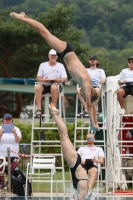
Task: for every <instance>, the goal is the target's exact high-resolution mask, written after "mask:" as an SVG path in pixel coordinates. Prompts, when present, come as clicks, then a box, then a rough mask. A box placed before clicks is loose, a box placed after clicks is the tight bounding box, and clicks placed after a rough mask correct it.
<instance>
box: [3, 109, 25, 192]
mask: <svg viewBox="0 0 133 200" xmlns="http://www.w3.org/2000/svg"><path fill="white" fill-rule="evenodd" d="M2 123H3V125H2V126H0V156H5V157H6V161H7V157H8V155H7V148H8V147H9V148H10V150H13V151H15V152H19V145H18V144H19V143H20V141H21V132H20V130H19V128H18V127H16V126H14V125H13V117H12V115H11V114H9V113H7V114H5V115H4V116H3V120H2ZM6 125H7V126H6ZM8 125H10V126H8ZM10 157H11V171H13V170H17V169H18V162H19V156H18V154H15V153H13V152H12V151H11V152H10ZM0 162H1V160H0ZM7 171H8V170H7V167H6V173H7ZM0 185H1V188H3V187H4V177H3V176H0Z"/></svg>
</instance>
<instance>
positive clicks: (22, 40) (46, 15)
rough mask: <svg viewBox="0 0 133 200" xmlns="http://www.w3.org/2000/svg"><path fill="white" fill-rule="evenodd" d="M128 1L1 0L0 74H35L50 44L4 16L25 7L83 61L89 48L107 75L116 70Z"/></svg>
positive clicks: (123, 50)
mask: <svg viewBox="0 0 133 200" xmlns="http://www.w3.org/2000/svg"><path fill="white" fill-rule="evenodd" d="M70 5H71V6H70ZM132 6H133V1H132V0H128V1H127V0H95V1H94V0H89V1H88V0H82V1H81V0H76V3H75V0H45V1H44V0H38V1H33V0H17V1H15V0H12V1H10V0H1V1H0V9H1V12H0V21H1V23H0V41H1V43H0V67H1V69H2V70H1V71H0V77H16V78H17V77H24V78H26V77H32V78H35V77H36V74H37V70H38V67H39V64H40V63H41V62H43V61H46V60H47V54H48V51H49V49H50V48H49V46H48V45H47V44H46V42H45V41H44V40H43V39H42V38H41V37H40V36H39V34H38V33H37V32H36V31H35V30H33V29H32V28H30V27H29V26H27V25H26V24H23V23H20V22H18V21H15V20H12V19H10V18H9V16H8V14H9V13H10V12H11V11H15V12H21V11H25V12H26V13H27V14H28V15H29V16H32V17H33V18H34V19H36V20H38V21H40V22H41V23H43V24H45V26H46V27H47V28H48V29H49V30H50V31H51V33H53V34H54V35H56V36H57V37H59V38H60V39H62V40H66V41H68V42H70V43H71V44H72V45H73V46H74V49H75V52H76V54H77V55H78V57H79V58H80V60H81V61H82V63H83V64H84V65H85V66H86V67H88V65H87V62H88V57H89V55H91V54H95V55H97V56H98V59H99V62H100V67H101V68H103V69H104V70H105V72H106V75H107V76H111V75H116V74H118V73H119V72H120V70H121V69H122V68H124V67H126V66H127V64H126V60H127V58H128V57H129V56H131V55H132V45H133V42H132V40H133V35H132V32H133V17H132ZM5 8H7V10H3V9H5ZM58 60H59V62H62V60H61V59H58ZM68 76H69V74H68ZM69 78H70V76H69ZM15 95H16V94H15ZM18 95H19V102H21V95H20V94H18ZM2 96H3V98H4V96H5V94H2ZM8 96H9V94H8ZM10 96H11V95H10ZM7 99H8V98H7ZM17 99H18V97H17ZM25 99H27V96H26V98H25ZM4 101H5V100H4ZM14 101H16V97H15V98H14ZM10 102H11V100H10ZM16 102H17V101H16ZM25 102H26V101H25ZM29 102H30V101H29ZM7 104H8V103H6V105H7ZM0 105H1V103H0ZM0 107H1V106H0ZM10 107H12V106H10ZM2 108H3V107H2ZM20 108H21V106H20ZM20 108H19V112H17V113H18V114H17V115H19V114H20V110H21V109H20ZM3 109H5V107H4V108H3ZM0 115H1V114H0Z"/></svg>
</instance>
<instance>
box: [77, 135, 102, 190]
mask: <svg viewBox="0 0 133 200" xmlns="http://www.w3.org/2000/svg"><path fill="white" fill-rule="evenodd" d="M86 140H87V146H84V147H80V148H79V149H78V151H77V153H78V154H79V155H80V157H81V165H82V167H83V168H84V170H85V171H86V173H87V174H89V175H90V178H89V181H88V189H89V191H90V192H91V189H92V186H93V184H94V182H95V179H96V177H97V172H98V163H99V164H103V162H104V152H103V149H102V148H101V147H96V146H95V145H94V142H95V138H94V134H90V133H88V134H87V136H86Z"/></svg>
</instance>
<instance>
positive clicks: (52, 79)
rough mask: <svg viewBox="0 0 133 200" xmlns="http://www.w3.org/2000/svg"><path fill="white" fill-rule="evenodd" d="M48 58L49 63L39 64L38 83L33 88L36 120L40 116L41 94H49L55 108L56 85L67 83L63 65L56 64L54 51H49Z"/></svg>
mask: <svg viewBox="0 0 133 200" xmlns="http://www.w3.org/2000/svg"><path fill="white" fill-rule="evenodd" d="M48 58H49V61H47V62H43V63H41V64H40V66H39V70H38V74H37V81H38V82H40V83H39V84H36V86H35V96H36V104H37V111H36V117H38V118H39V117H40V116H41V110H42V108H41V107H42V105H41V102H42V94H46V93H51V102H52V103H53V104H54V105H55V106H56V104H57V100H58V96H59V91H58V84H59V83H65V82H66V81H67V74H66V70H65V68H64V65H63V64H61V63H59V62H57V58H58V56H57V54H56V51H55V50H54V49H51V50H50V51H49V53H48ZM59 87H61V86H59ZM60 89H61V88H60Z"/></svg>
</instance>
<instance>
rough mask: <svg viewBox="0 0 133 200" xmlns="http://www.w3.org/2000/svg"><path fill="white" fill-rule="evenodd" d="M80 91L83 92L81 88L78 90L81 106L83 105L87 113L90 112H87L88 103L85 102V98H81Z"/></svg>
mask: <svg viewBox="0 0 133 200" xmlns="http://www.w3.org/2000/svg"><path fill="white" fill-rule="evenodd" d="M80 91H81V88H78V89H77V94H78V98H79V100H80V102H81V104H82V105H83V107H84V109H85V111H86V112H88V111H87V105H86V102H85V100H84V98H83V97H82V96H81V92H80Z"/></svg>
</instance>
